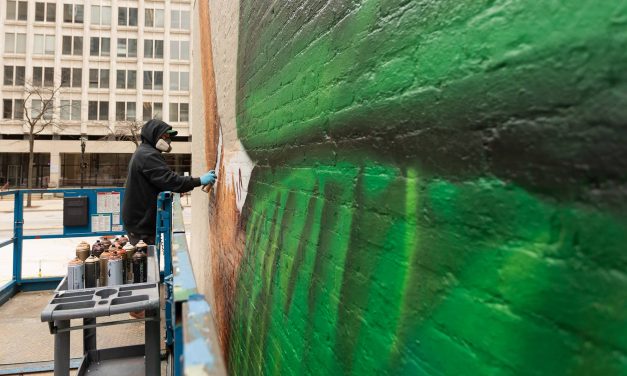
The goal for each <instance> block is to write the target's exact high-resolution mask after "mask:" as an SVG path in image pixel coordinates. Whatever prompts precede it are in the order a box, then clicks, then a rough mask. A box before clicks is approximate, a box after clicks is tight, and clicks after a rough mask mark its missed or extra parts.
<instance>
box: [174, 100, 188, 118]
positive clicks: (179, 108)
mask: <svg viewBox="0 0 627 376" xmlns="http://www.w3.org/2000/svg"><path fill="white" fill-rule="evenodd" d="M170 121H171V122H186V121H189V103H170Z"/></svg>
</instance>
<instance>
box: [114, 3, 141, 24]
mask: <svg viewBox="0 0 627 376" xmlns="http://www.w3.org/2000/svg"><path fill="white" fill-rule="evenodd" d="M118 25H119V26H137V8H126V7H119V8H118Z"/></svg>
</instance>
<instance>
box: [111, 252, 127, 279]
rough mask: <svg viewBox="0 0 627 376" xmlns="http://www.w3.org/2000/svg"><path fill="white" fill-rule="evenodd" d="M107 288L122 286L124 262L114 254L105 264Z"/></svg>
mask: <svg viewBox="0 0 627 376" xmlns="http://www.w3.org/2000/svg"><path fill="white" fill-rule="evenodd" d="M107 268H108V272H107V286H118V285H122V284H124V260H123V259H122V256H120V255H118V254H117V253H114V254H112V255H111V257H109V262H107Z"/></svg>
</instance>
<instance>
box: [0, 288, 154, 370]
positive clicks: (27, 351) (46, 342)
mask: <svg viewBox="0 0 627 376" xmlns="http://www.w3.org/2000/svg"><path fill="white" fill-rule="evenodd" d="M52 294H53V291H52V290H50V291H36V292H21V293H19V294H17V295H16V296H14V297H13V298H12V299H11V300H9V301H8V302H6V303H5V304H3V305H1V306H0V375H6V374H15V373H7V372H9V371H10V370H16V369H19V368H21V367H23V366H24V365H25V364H24V363H29V365H31V366H32V365H34V364H40V365H43V363H44V362H52V361H53V359H54V336H53V335H52V334H50V332H49V330H48V324H47V323H45V322H41V319H40V315H41V311H42V310H43V308H44V307H45V306H46V304H48V302H49V301H50V299H51V297H52ZM162 296H163V294H162ZM162 307H164V305H163V304H162ZM125 319H130V317H129V315H128V314H121V315H114V316H110V317H101V318H98V322H99V323H100V322H108V321H114V320H125ZM163 320H164V315H163V310H162V311H161V321H162V325H161V338H164V337H165V334H164V325H163ZM75 325H82V320H72V326H75ZM70 337H71V340H70V342H71V348H70V357H71V358H72V359H78V358H81V357H82V356H83V354H82V345H83V339H82V331H81V330H73V331H72V332H71V334H70ZM97 343H98V349H104V348H111V347H119V346H128V345H139V344H143V343H144V323H143V322H136V323H128V324H123V325H113V326H106V327H100V328H98V330H97ZM161 346H162V351H163V350H164V349H165V343H164V342H163V341H162V345H161ZM73 363H76V361H74V362H73ZM164 369H165V361H163V362H162V375H165V372H163V370H164ZM70 374H71V375H75V374H76V369H74V370H72V372H70ZM18 375H19V373H18ZM29 375H52V372H44V373H30V374H29Z"/></svg>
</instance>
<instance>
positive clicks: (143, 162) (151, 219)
mask: <svg viewBox="0 0 627 376" xmlns="http://www.w3.org/2000/svg"><path fill="white" fill-rule="evenodd" d="M177 133H178V132H177V131H175V130H173V129H172V127H171V126H170V125H169V124H167V123H165V122H163V121H161V120H156V119H153V120H150V121H148V122H147V123H146V124H144V126H143V127H142V131H141V139H142V143H141V144H140V145H139V146H138V147H137V150H136V151H135V153H134V154H133V157H132V158H131V161H130V162H129V164H128V176H127V177H126V184H125V185H124V187H125V188H126V192H125V193H124V201H123V203H122V220H123V221H124V226H125V227H126V231H127V233H128V235H129V240H130V242H131V244H136V243H137V242H138V241H139V240H143V241H144V242H146V243H148V244H155V234H156V222H157V198H158V196H159V192H163V191H172V192H178V193H184V192H188V191H191V190H192V189H194V188H195V187H198V186H200V185H207V184H213V183H215V181H216V178H217V177H216V174H215V172H214V171H213V170H211V171H209V172H207V173H206V174H204V175H203V176H201V177H200V178H193V177H191V176H180V175H177V174H176V173H175V172H174V171H172V170H171V169H170V167H168V165H167V163H166V161H165V158H163V155H161V153H169V152H170V151H171V150H172V147H171V146H170V142H171V138H172V137H174V136H176V135H177Z"/></svg>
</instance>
